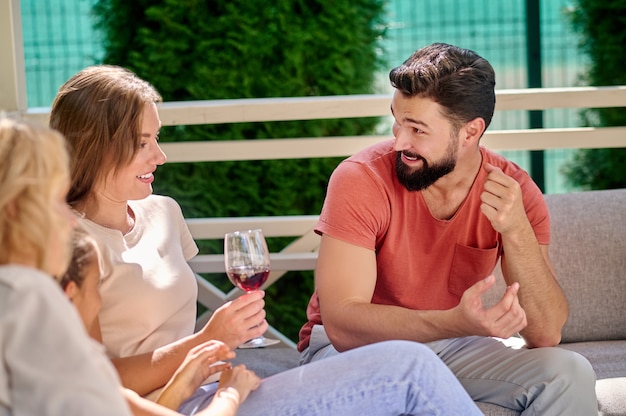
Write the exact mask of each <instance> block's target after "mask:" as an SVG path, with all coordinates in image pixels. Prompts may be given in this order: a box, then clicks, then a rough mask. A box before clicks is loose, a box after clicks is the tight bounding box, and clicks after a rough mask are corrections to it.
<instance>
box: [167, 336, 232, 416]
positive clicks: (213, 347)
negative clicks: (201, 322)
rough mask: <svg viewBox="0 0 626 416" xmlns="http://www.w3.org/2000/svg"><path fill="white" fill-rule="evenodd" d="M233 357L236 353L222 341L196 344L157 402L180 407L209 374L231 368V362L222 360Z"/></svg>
mask: <svg viewBox="0 0 626 416" xmlns="http://www.w3.org/2000/svg"><path fill="white" fill-rule="evenodd" d="M233 358H235V353H234V352H233V351H232V350H231V349H230V348H229V347H228V346H227V345H226V344H224V343H222V342H220V341H208V342H205V343H203V344H200V345H197V346H195V347H194V348H192V349H191V350H189V352H188V353H187V356H186V357H185V360H184V361H183V363H182V364H181V365H180V366H179V367H178V369H177V370H176V372H175V373H174V375H173V376H172V378H171V379H170V380H169V382H168V383H167V384H166V385H165V387H164V388H163V390H162V391H161V393H160V394H159V396H158V397H157V399H156V402H157V403H159V404H161V405H163V406H166V407H169V408H170V409H174V410H176V409H178V407H179V406H180V405H181V403H182V402H183V401H184V400H186V399H188V398H189V397H191V395H192V394H193V392H195V391H196V390H197V389H198V387H200V386H201V385H202V384H203V382H204V381H205V380H206V379H207V378H208V377H209V376H211V375H212V374H215V373H219V372H221V371H224V370H229V369H230V368H231V364H230V363H226V362H220V361H226V360H230V359H233Z"/></svg>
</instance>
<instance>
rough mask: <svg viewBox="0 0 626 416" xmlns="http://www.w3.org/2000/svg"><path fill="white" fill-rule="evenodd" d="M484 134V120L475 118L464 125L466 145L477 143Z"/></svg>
mask: <svg viewBox="0 0 626 416" xmlns="http://www.w3.org/2000/svg"><path fill="white" fill-rule="evenodd" d="M484 132H485V120H483V118H482V117H476V118H475V119H473V120H470V121H469V122H468V123H467V124H466V125H465V133H466V136H465V140H466V141H467V142H468V144H474V143H478V141H479V140H480V138H481V137H482V135H483V133H484Z"/></svg>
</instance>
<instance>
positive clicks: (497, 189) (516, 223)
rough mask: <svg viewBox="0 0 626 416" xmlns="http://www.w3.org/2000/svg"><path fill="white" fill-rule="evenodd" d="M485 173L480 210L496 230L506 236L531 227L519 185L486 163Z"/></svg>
mask: <svg viewBox="0 0 626 416" xmlns="http://www.w3.org/2000/svg"><path fill="white" fill-rule="evenodd" d="M485 171H487V179H486V180H485V187H484V190H483V192H482V194H481V195H480V200H481V201H482V204H481V205H480V210H481V212H482V213H483V214H484V215H485V216H486V217H487V219H488V220H489V221H490V222H491V226H492V227H493V228H494V230H496V231H497V232H499V233H500V234H504V233H506V232H508V231H511V230H514V229H519V228H520V227H522V226H526V225H529V224H528V217H527V216H526V211H525V210H524V202H523V200H522V190H521V188H520V185H519V183H517V181H516V180H515V179H513V178H511V177H510V176H508V175H506V174H505V173H504V172H502V170H501V169H500V168H498V167H496V166H493V165H491V164H489V163H485Z"/></svg>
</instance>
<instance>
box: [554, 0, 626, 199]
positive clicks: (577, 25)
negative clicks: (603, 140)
mask: <svg viewBox="0 0 626 416" xmlns="http://www.w3.org/2000/svg"><path fill="white" fill-rule="evenodd" d="M571 10H572V11H571V13H570V18H571V22H572V26H573V27H574V29H575V30H576V31H577V32H578V33H579V34H580V44H579V46H580V48H581V50H582V51H583V52H584V53H585V54H586V55H587V56H588V57H589V58H590V61H591V64H590V66H589V68H588V71H587V72H586V73H585V74H584V76H583V78H584V79H585V81H586V82H587V83H588V84H589V85H597V86H605V85H626V71H625V70H624V62H626V49H625V48H624V45H626V0H575V1H574V6H573V8H572V9H571ZM583 117H584V120H585V123H586V124H587V125H588V126H624V125H626V111H624V109H623V108H602V109H591V110H588V111H585V112H584V113H583ZM624 166H626V148H621V149H583V150H578V151H577V152H576V153H575V156H574V159H573V161H572V162H571V163H568V164H567V165H566V166H565V167H564V172H565V174H566V176H567V178H568V180H569V181H570V182H571V183H572V184H573V185H575V186H579V187H581V188H583V189H615V188H626V169H624Z"/></svg>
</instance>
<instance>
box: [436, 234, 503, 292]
mask: <svg viewBox="0 0 626 416" xmlns="http://www.w3.org/2000/svg"><path fill="white" fill-rule="evenodd" d="M497 259H498V243H496V246H495V247H494V248H487V249H483V248H475V247H468V246H464V245H461V244H456V246H455V248H454V257H453V258H452V267H451V268H450V277H449V279H448V290H449V291H450V293H452V294H454V295H457V296H459V297H461V295H463V292H465V291H466V290H467V289H468V288H469V287H470V286H472V285H473V284H474V283H476V282H478V281H479V280H481V279H484V278H486V277H487V276H489V274H490V273H491V272H492V271H493V269H494V267H495V265H496V262H497Z"/></svg>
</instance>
